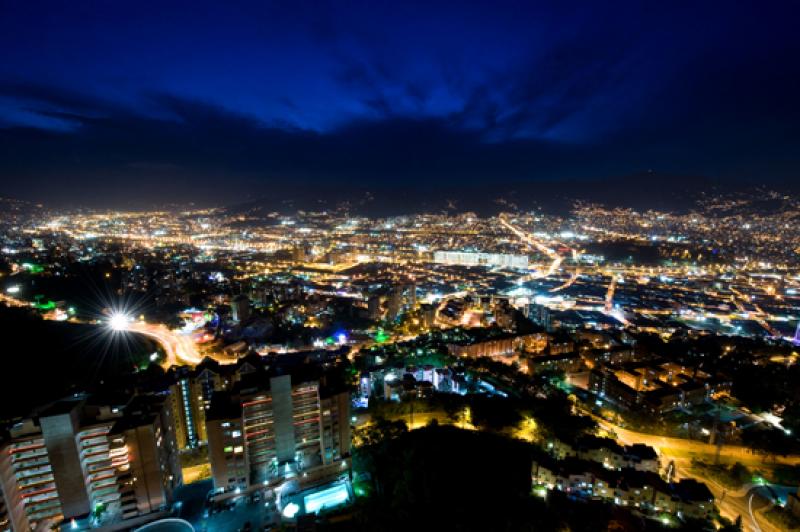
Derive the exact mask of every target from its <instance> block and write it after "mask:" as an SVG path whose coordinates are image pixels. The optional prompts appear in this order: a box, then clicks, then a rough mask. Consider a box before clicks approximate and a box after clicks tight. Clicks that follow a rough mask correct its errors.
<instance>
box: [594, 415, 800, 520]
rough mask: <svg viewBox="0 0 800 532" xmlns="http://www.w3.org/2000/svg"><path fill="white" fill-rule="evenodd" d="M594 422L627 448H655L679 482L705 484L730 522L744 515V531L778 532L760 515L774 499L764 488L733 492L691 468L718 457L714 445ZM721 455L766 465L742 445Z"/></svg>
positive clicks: (795, 459)
mask: <svg viewBox="0 0 800 532" xmlns="http://www.w3.org/2000/svg"><path fill="white" fill-rule="evenodd" d="M595 420H596V421H597V422H598V423H599V424H600V426H601V427H602V428H603V429H605V430H607V431H609V432H613V433H614V434H615V435H616V438H617V440H618V441H619V442H620V443H624V444H626V445H631V444H634V443H644V444H646V445H649V446H651V447H653V448H654V449H655V450H656V452H658V454H659V456H660V457H661V462H662V465H664V466H666V465H667V463H669V462H674V463H675V468H676V474H675V478H676V479H680V478H686V477H690V478H695V479H697V480H699V481H701V482H704V483H705V484H706V485H707V486H708V488H709V489H710V490H711V492H712V493H713V494H714V497H715V499H716V501H717V506H718V507H719V510H720V513H721V514H722V515H723V516H725V517H727V518H728V519H731V520H734V519H736V517H737V516H739V515H741V516H742V526H743V528H744V530H745V531H753V532H778V531H779V529H778V528H777V527H775V526H773V525H772V524H771V523H770V522H768V521H767V520H766V519H764V518H762V517H761V516H760V514H759V512H758V510H761V509H766V508H767V507H769V506H770V504H771V502H770V500H771V498H770V496H769V493H768V492H767V488H766V487H765V486H762V485H757V484H748V485H745V486H743V487H742V488H740V489H738V490H730V489H726V488H725V487H724V486H722V485H720V484H719V483H718V482H716V481H715V480H713V479H711V478H708V477H705V476H703V475H702V473H701V472H700V471H697V470H696V469H693V468H692V465H691V459H692V457H694V456H700V457H701V456H703V455H705V456H707V457H713V456H715V455H716V453H717V447H716V446H715V445H711V444H709V443H704V442H700V441H695V440H687V439H683V438H670V437H665V436H657V435H653V434H645V433H642V432H635V431H632V430H628V429H625V428H622V427H620V426H618V425H614V424H612V423H609V422H607V421H605V420H603V419H600V418H595ZM719 454H720V456H721V457H725V458H727V459H733V460H736V461H738V462H741V463H743V464H745V465H747V464H751V465H755V466H763V465H764V464H763V461H762V457H761V456H760V455H756V454H753V453H752V452H750V449H748V448H747V447H742V446H739V445H724V446H723V447H722V448H721V449H720V450H719ZM775 460H776V462H779V463H784V464H798V463H800V456H787V457H776V459H775Z"/></svg>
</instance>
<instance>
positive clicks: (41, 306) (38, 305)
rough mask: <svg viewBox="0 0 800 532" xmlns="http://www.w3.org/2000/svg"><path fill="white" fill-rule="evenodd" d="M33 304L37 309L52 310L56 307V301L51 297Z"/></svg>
mask: <svg viewBox="0 0 800 532" xmlns="http://www.w3.org/2000/svg"><path fill="white" fill-rule="evenodd" d="M35 306H36V308H37V309H39V310H53V309H54V308H56V302H55V301H53V300H52V299H48V300H47V303H36V305H35Z"/></svg>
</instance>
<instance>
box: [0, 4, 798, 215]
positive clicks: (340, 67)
mask: <svg viewBox="0 0 800 532" xmlns="http://www.w3.org/2000/svg"><path fill="white" fill-rule="evenodd" d="M229 4H231V3H223V2H213V3H212V2H209V3H205V2H197V1H195V2H185V3H167V2H152V3H149V2H109V1H102V2H100V1H98V2H75V3H71V2H52V3H48V2H32V1H22V0H18V1H9V0H0V50H2V60H0V182H1V183H2V184H0V193H2V194H4V195H12V196H16V197H23V198H32V199H38V200H44V201H49V202H55V203H66V202H85V203H94V204H99V203H100V204H101V203H108V204H112V203H113V204H119V203H120V202H122V203H124V202H150V201H154V202H169V201H186V200H190V199H196V200H202V201H236V200H238V199H243V198H246V197H254V196H260V195H263V194H265V193H268V192H269V191H270V190H271V189H273V188H274V187H280V188H285V187H287V186H298V187H314V186H317V184H319V183H325V184H326V185H328V186H331V185H332V186H337V187H342V188H347V187H354V186H363V185H367V186H379V185H382V184H386V183H390V184H393V185H395V186H397V185H398V184H400V183H404V184H408V186H409V187H410V188H415V187H416V188H419V187H420V186H422V185H425V184H430V183H433V184H436V185H437V186H438V187H439V188H441V189H446V188H452V187H457V186H459V185H460V184H462V183H483V182H495V183H498V186H502V184H503V183H514V182H526V181H536V180H556V181H558V180H561V181H564V182H567V181H571V180H574V179H609V178H614V177H618V176H624V175H629V174H632V173H636V172H641V171H645V170H648V169H654V170H657V172H658V173H659V175H662V174H679V175H689V176H704V177H709V178H712V179H718V180H722V181H732V182H733V181H747V182H762V181H764V182H771V183H777V182H782V181H792V180H796V179H797V177H798V171H799V170H800V103H798V94H800V38H798V37H797V30H796V21H797V20H798V14H800V13H798V8H797V7H796V6H797V4H795V3H794V2H758V3H756V2H730V1H728V2H631V3H626V2H594V3H578V2H550V3H549V4H550V6H549V7H547V6H544V4H543V3H542V5H541V6H534V5H533V4H534V3H533V2H497V1H495V2H486V3H484V4H470V5H464V4H466V3H465V2H452V3H440V4H436V5H433V4H432V3H429V2H425V3H413V2H387V3H382V2H374V1H373V2H363V3H356V2H348V3H344V2H335V3H334V2H332V3H327V2H320V1H314V2H311V1H309V2H265V1H261V2H253V3H251V4H248V3H242V2H237V3H236V4H237V5H236V6H235V7H234V6H232V5H229ZM644 184H645V185H646V184H647V183H644Z"/></svg>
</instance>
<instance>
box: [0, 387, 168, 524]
mask: <svg viewBox="0 0 800 532" xmlns="http://www.w3.org/2000/svg"><path fill="white" fill-rule="evenodd" d="M167 400H168V398H167V397H166V395H160V396H147V397H135V398H134V399H133V400H131V401H128V400H127V399H123V400H118V401H104V400H95V399H94V398H90V397H86V396H75V397H70V398H68V399H65V400H61V401H56V402H55V403H52V404H50V405H48V406H46V407H44V408H42V409H39V410H37V411H35V412H34V413H33V414H31V415H30V416H28V417H27V418H25V419H23V420H21V421H19V422H18V423H16V424H15V425H13V426H12V427H10V428H9V429H8V431H7V436H6V437H5V439H4V441H3V442H2V443H0V492H1V494H2V500H3V501H4V503H5V504H4V508H5V518H2V516H0V525H2V522H3V521H4V520H6V521H7V522H8V525H7V528H10V529H12V530H14V531H15V532H28V531H31V530H37V529H44V528H47V527H49V526H53V525H56V524H58V523H60V522H63V521H70V520H73V519H74V520H76V521H77V522H84V521H89V520H90V519H91V518H92V516H95V517H97V518H98V519H100V518H102V519H109V520H114V519H118V518H121V517H130V516H132V515H140V514H144V513H148V512H150V511H153V510H154V509H156V508H157V507H159V506H162V505H164V504H166V503H168V502H169V500H170V498H171V490H166V489H165V490H162V492H161V496H160V498H159V497H158V496H150V497H149V500H151V501H153V503H152V504H150V505H149V506H145V505H141V504H140V505H137V507H136V512H134V513H131V512H124V511H123V510H124V508H125V504H126V494H127V493H128V491H129V488H131V487H133V488H136V487H137V486H138V485H139V484H141V483H143V482H148V483H149V482H150V481H151V478H152V477H153V476H157V477H158V481H157V482H159V483H161V484H164V485H165V486H167V487H169V488H172V487H174V486H176V485H179V484H180V482H181V475H180V467H179V463H178V459H177V458H178V456H177V445H176V443H175V437H174V432H175V429H174V420H173V419H172V416H171V413H170V408H168V407H167V406H166V405H167ZM125 403H129V404H127V405H126V404H125ZM142 404H148V405H150V414H149V415H144V414H143V413H142V412H143V410H142V406H141V405H142ZM155 405H160V406H155ZM147 431H150V432H151V433H152V434H153V437H151V438H149V439H148V438H147V437H146V434H147ZM165 456H167V457H169V459H165V458H164V457H165ZM135 468H139V469H140V470H141V471H139V470H135V472H134V474H132V475H131V477H130V478H126V475H125V471H126V470H132V469H135ZM134 477H135V478H134ZM137 501H138V499H137ZM101 516H102V517H101ZM0 530H4V529H3V528H0Z"/></svg>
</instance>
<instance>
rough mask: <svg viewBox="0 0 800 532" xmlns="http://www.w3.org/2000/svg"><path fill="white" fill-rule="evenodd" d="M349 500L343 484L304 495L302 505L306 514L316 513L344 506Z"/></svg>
mask: <svg viewBox="0 0 800 532" xmlns="http://www.w3.org/2000/svg"><path fill="white" fill-rule="evenodd" d="M349 498H350V494H349V493H348V492H347V486H346V485H345V484H337V485H335V486H332V487H330V488H327V489H324V490H321V491H318V492H316V493H311V494H309V495H306V496H305V497H304V498H303V504H304V505H305V508H306V512H307V513H317V512H319V511H320V510H324V509H325V508H333V507H335V506H339V505H340V504H344V503H345V502H347V499H349Z"/></svg>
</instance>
